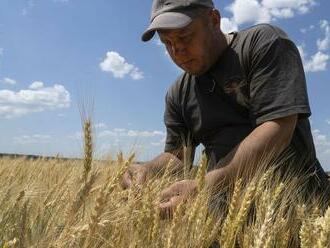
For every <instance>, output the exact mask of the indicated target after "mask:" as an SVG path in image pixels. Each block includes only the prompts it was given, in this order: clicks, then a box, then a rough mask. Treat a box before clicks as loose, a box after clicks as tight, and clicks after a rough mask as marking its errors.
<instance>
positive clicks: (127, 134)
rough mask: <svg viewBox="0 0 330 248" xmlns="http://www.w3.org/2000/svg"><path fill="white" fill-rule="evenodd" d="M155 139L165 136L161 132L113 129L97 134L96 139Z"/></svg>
mask: <svg viewBox="0 0 330 248" xmlns="http://www.w3.org/2000/svg"><path fill="white" fill-rule="evenodd" d="M111 136H112V137H118V136H120V137H144V138H150V137H157V136H165V133H164V132H161V131H137V130H126V129H123V128H115V129H112V130H104V131H102V132H100V133H99V134H98V137H100V138H102V137H111Z"/></svg>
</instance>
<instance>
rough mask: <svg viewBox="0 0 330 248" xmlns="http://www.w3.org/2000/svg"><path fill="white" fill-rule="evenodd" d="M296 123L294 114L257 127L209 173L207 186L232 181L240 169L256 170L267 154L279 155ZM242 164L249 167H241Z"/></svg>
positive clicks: (288, 141)
mask: <svg viewBox="0 0 330 248" xmlns="http://www.w3.org/2000/svg"><path fill="white" fill-rule="evenodd" d="M295 125H296V118H295V116H293V117H287V118H286V119H282V120H279V121H270V122H266V123H264V124H262V125H260V126H259V127H257V128H256V129H255V130H253V131H252V132H251V133H250V134H249V135H248V136H247V137H246V138H245V139H244V140H243V141H242V142H241V143H240V144H239V145H237V146H236V147H235V148H234V149H233V150H232V151H231V152H230V153H229V154H228V155H227V156H225V157H224V158H223V159H222V160H221V161H220V166H221V168H218V169H215V170H213V171H211V172H209V173H207V175H206V183H207V186H209V187H213V186H216V185H217V184H219V183H220V182H221V181H222V182H223V181H225V182H226V181H230V180H232V179H233V178H235V176H236V175H237V173H238V172H239V170H249V172H252V173H253V172H255V171H256V170H257V168H256V165H257V164H258V161H260V159H262V158H263V157H265V155H267V154H268V155H269V156H270V155H271V156H278V155H279V154H280V153H281V152H282V151H283V150H284V149H285V148H286V147H287V146H288V145H289V144H290V141H291V138H292V135H293V131H294V128H295ZM247 161H248V163H246V162H247ZM241 165H245V166H249V168H241Z"/></svg>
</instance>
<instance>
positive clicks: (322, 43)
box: [298, 20, 330, 72]
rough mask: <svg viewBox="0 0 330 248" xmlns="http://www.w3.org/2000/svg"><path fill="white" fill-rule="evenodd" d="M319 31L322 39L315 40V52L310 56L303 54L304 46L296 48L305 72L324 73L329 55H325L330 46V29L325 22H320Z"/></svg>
mask: <svg viewBox="0 0 330 248" xmlns="http://www.w3.org/2000/svg"><path fill="white" fill-rule="evenodd" d="M320 29H321V31H323V33H324V37H325V38H323V39H317V41H316V45H317V52H316V53H315V54H313V55H311V56H308V54H307V53H306V52H305V46H304V44H302V45H300V46H298V49H299V52H300V55H301V58H302V61H303V63H304V68H305V71H306V72H318V71H325V70H326V69H327V64H328V60H329V59H330V55H329V54H328V53H327V50H328V48H329V44H330V27H329V23H328V21H326V20H321V21H320Z"/></svg>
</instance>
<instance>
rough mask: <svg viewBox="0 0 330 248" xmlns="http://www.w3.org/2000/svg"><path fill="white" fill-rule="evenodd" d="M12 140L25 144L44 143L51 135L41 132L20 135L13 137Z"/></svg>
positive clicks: (47, 141)
mask: <svg viewBox="0 0 330 248" xmlns="http://www.w3.org/2000/svg"><path fill="white" fill-rule="evenodd" d="M13 139H14V142H15V143H16V144H20V145H26V144H36V143H37V144H40V143H42V144H44V143H50V142H51V140H52V136H51V135H42V134H34V135H22V136H18V137H14V138H13Z"/></svg>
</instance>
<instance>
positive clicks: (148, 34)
mask: <svg viewBox="0 0 330 248" xmlns="http://www.w3.org/2000/svg"><path fill="white" fill-rule="evenodd" d="M191 21H192V17H191V16H189V15H188V13H182V12H165V13H163V14H160V15H159V16H157V17H156V18H155V19H154V20H153V21H152V22H151V23H150V25H149V27H148V29H147V30H146V31H145V32H144V33H143V35H142V41H149V40H150V39H151V38H152V37H153V36H154V34H155V31H156V30H158V29H177V28H183V27H185V26H187V25H189V24H190V23H191Z"/></svg>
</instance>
